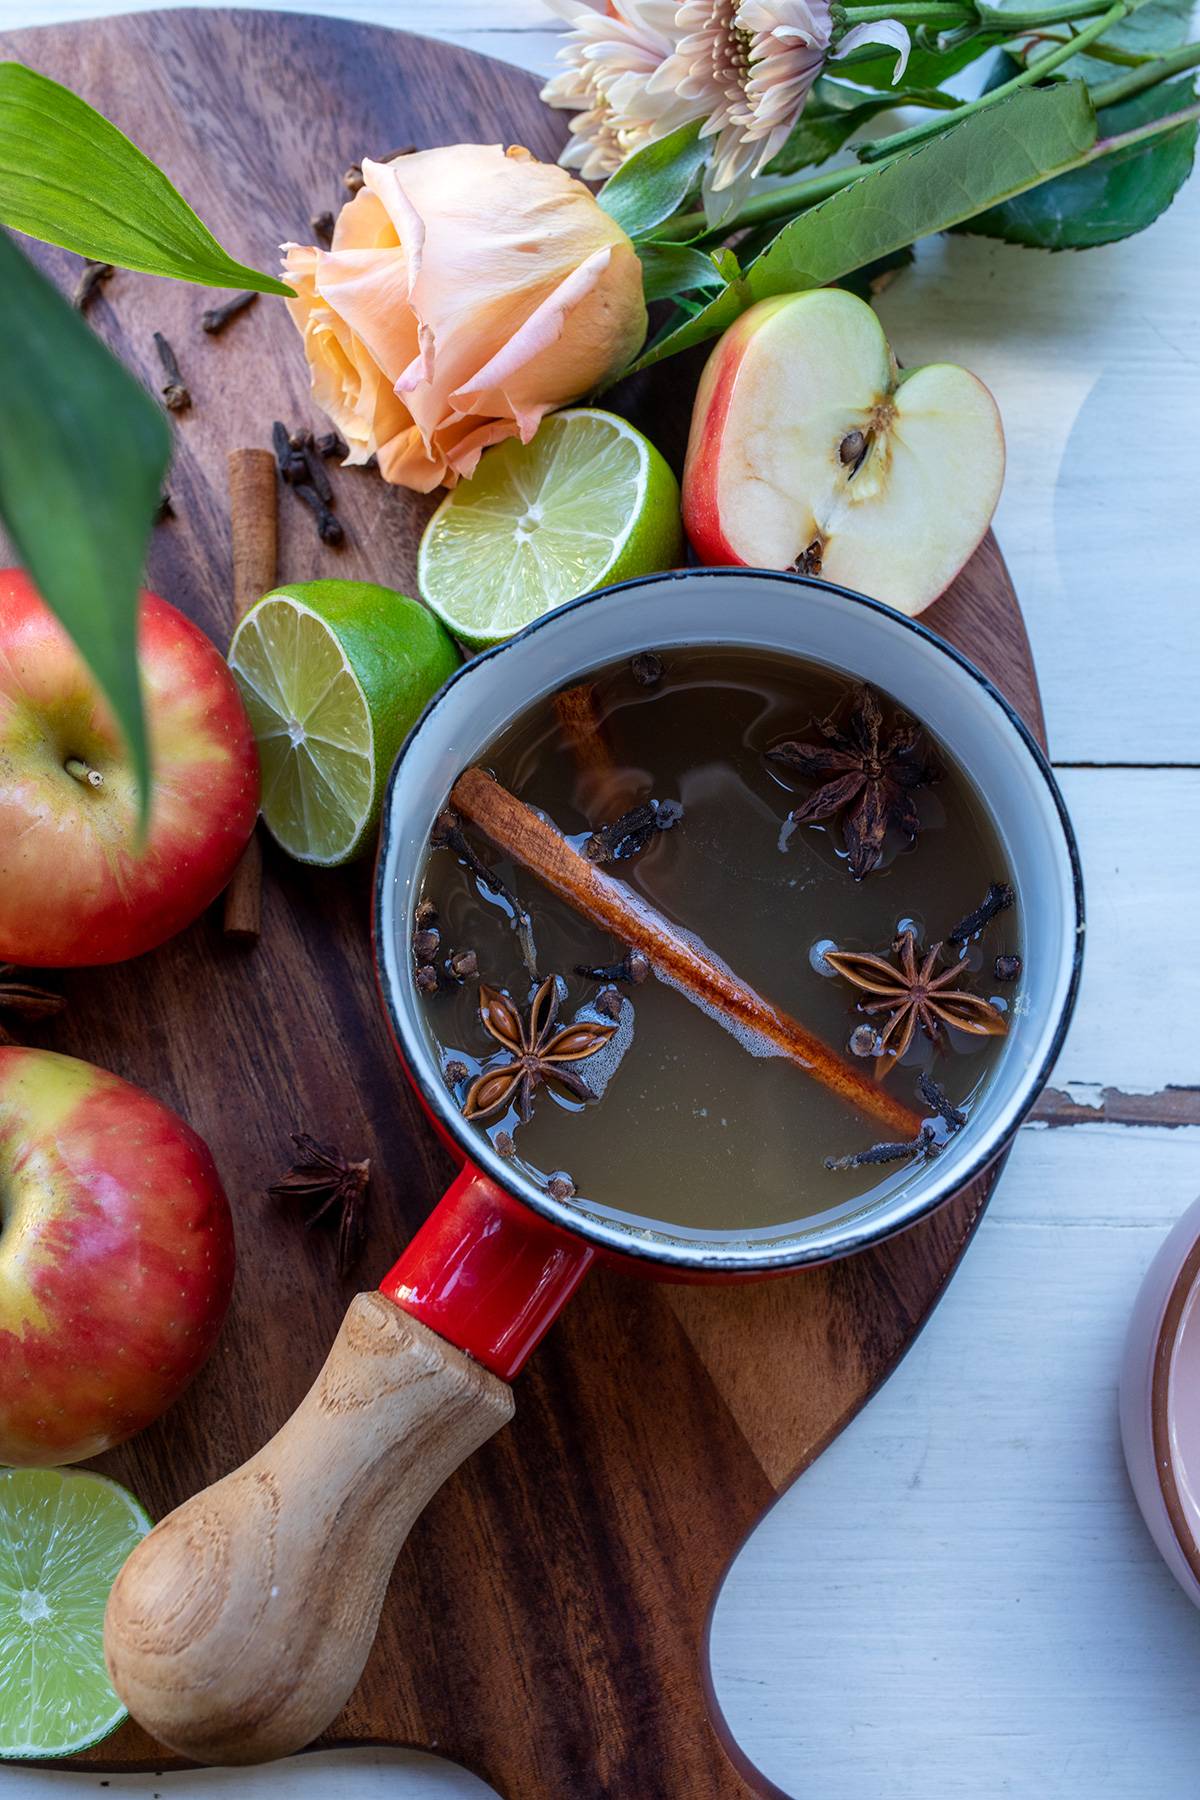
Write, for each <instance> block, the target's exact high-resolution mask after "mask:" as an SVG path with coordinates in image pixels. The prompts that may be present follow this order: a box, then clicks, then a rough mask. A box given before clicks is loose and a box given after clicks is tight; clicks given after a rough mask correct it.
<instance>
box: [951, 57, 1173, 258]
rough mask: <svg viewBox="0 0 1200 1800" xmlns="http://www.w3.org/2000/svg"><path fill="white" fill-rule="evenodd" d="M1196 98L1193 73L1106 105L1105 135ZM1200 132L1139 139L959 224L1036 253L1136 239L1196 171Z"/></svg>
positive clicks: (1102, 130)
mask: <svg viewBox="0 0 1200 1800" xmlns="http://www.w3.org/2000/svg"><path fill="white" fill-rule="evenodd" d="M1194 96H1195V84H1194V79H1193V78H1192V77H1190V76H1189V77H1188V78H1187V79H1186V80H1184V81H1171V82H1164V83H1162V85H1161V86H1159V87H1156V88H1148V89H1147V90H1146V92H1145V93H1143V94H1135V95H1134V96H1133V98H1132V99H1129V100H1126V101H1123V102H1122V104H1121V105H1119V106H1106V107H1104V108H1103V109H1102V110H1101V112H1100V113H1099V114H1098V115H1097V123H1098V129H1099V135H1100V136H1101V138H1107V137H1116V136H1118V135H1119V134H1120V133H1122V132H1126V131H1133V130H1136V128H1137V127H1138V126H1139V125H1148V124H1149V123H1150V122H1151V121H1152V120H1154V119H1162V118H1165V117H1167V115H1168V114H1170V113H1173V112H1181V111H1182V110H1183V108H1184V107H1186V106H1188V105H1190V104H1191V102H1192V100H1193V98H1194ZM1196 136H1197V126H1196V124H1195V123H1194V122H1193V123H1191V124H1188V125H1181V126H1180V127H1179V129H1178V130H1176V131H1172V132H1168V133H1166V134H1164V136H1162V137H1160V138H1155V139H1153V140H1152V141H1151V142H1149V143H1145V144H1131V145H1129V146H1128V147H1127V148H1125V149H1123V150H1117V151H1114V152H1113V154H1112V155H1110V156H1101V157H1098V158H1097V159H1096V161H1095V162H1093V163H1089V164H1088V166H1087V167H1086V168H1083V169H1073V170H1071V171H1070V173H1068V174H1066V175H1059V176H1057V177H1056V178H1055V179H1054V180H1053V181H1046V182H1043V183H1042V185H1041V186H1040V187H1037V188H1034V189H1032V190H1031V191H1030V192H1029V193H1026V194H1021V195H1019V196H1017V197H1016V198H1014V199H1012V200H1008V201H1005V202H1004V204H1003V205H1002V206H995V207H991V208H989V210H988V211H987V212H984V213H980V214H979V215H978V217H976V218H974V219H968V220H967V221H965V223H963V224H962V225H960V226H958V227H956V229H957V230H959V231H963V232H969V233H970V234H971V235H972V236H976V237H992V238H1003V239H1004V241H1005V242H1006V243H1009V244H1022V245H1024V246H1025V247H1026V248H1027V249H1036V250H1088V249H1092V248H1094V247H1095V246H1096V245H1098V244H1113V243H1116V242H1117V241H1118V240H1119V239H1121V238H1126V237H1132V236H1133V234H1134V233H1135V232H1138V231H1144V230H1145V228H1146V226H1147V225H1152V224H1153V223H1154V221H1155V219H1157V218H1158V216H1159V214H1160V213H1162V212H1165V210H1166V208H1167V207H1168V206H1170V204H1171V202H1172V200H1173V199H1174V198H1175V196H1176V194H1177V193H1178V192H1179V189H1180V188H1181V187H1182V186H1183V184H1184V182H1185V181H1186V180H1187V178H1188V176H1189V175H1190V174H1191V172H1192V162H1193V159H1194V157H1195V151H1196Z"/></svg>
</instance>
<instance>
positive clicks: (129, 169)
mask: <svg viewBox="0 0 1200 1800" xmlns="http://www.w3.org/2000/svg"><path fill="white" fill-rule="evenodd" d="M0 221H2V222H3V223H4V224H5V225H11V226H12V227H13V228H14V230H17V231H23V232H25V233H27V235H28V236H29V237H35V238H41V239H42V240H43V241H44V242H45V243H48V244H59V245H61V247H62V248H63V249H64V250H77V251H78V252H79V253H80V255H82V256H88V257H91V258H92V259H93V261H95V262H110V263H117V264H118V265H119V266H120V267H121V268H123V269H139V270H141V271H143V272H144V273H146V274H149V275H174V276H177V277H178V278H179V279H180V280H181V281H196V282H199V283H201V285H202V286H204V287H224V288H253V289H255V290H256V291H257V292H258V293H262V294H283V295H285V296H287V297H288V298H290V297H291V295H292V290H291V288H289V287H285V286H284V285H283V283H282V282H280V281H276V280H275V279H274V278H273V277H272V276H270V275H260V274H259V272H258V270H257V269H247V268H245V267H244V266H243V265H242V264H241V263H239V262H234V260H233V258H232V257H231V256H228V255H227V254H226V252H225V251H224V250H222V248H221V246H220V244H218V242H217V240H216V238H215V237H213V235H212V233H211V232H210V231H209V230H208V229H207V227H206V226H204V225H202V224H201V223H200V220H199V219H198V218H197V217H196V215H195V213H194V212H193V211H192V209H191V207H190V206H189V205H188V204H187V202H186V200H184V199H183V198H182V196H181V195H180V194H178V193H177V192H176V190H175V189H174V188H173V187H172V186H171V183H170V182H169V181H168V180H167V178H166V176H165V175H164V174H163V172H162V170H161V169H159V168H156V167H155V165H154V164H153V163H152V162H151V161H150V159H149V157H148V156H143V154H142V152H141V151H140V150H139V149H138V148H137V146H136V145H135V144H131V143H130V141H129V139H128V138H127V137H126V136H125V134H124V133H123V132H121V131H118V130H117V128H116V126H115V125H111V124H110V123H109V121H108V120H107V119H106V118H104V117H103V115H102V114H101V113H98V112H96V111H95V110H94V108H92V107H90V106H89V105H88V104H87V102H86V101H84V100H81V99H80V98H79V96H78V95H77V94H73V93H72V92H71V90H70V89H69V88H65V87H60V86H59V84H58V82H57V81H51V80H49V78H48V77H47V76H45V75H38V74H35V72H34V71H33V70H32V69H26V68H24V67H23V66H22V65H21V64H20V63H15V62H6V63H0Z"/></svg>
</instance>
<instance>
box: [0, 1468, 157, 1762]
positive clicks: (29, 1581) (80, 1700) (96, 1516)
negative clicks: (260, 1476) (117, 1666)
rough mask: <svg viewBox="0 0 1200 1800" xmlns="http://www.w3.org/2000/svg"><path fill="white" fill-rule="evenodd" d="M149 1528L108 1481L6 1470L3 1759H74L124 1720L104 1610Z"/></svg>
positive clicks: (0, 1704)
mask: <svg viewBox="0 0 1200 1800" xmlns="http://www.w3.org/2000/svg"><path fill="white" fill-rule="evenodd" d="M149 1529H150V1521H149V1519H148V1518H147V1517H146V1514H145V1513H144V1512H143V1510H142V1508H141V1507H140V1506H139V1505H138V1503H137V1501H136V1500H135V1499H134V1497H133V1495H132V1494H130V1493H128V1492H127V1491H126V1490H125V1489H124V1488H123V1487H118V1486H117V1484H116V1482H115V1481H108V1480H106V1478H105V1477H104V1476H103V1475H89V1474H86V1473H85V1472H84V1471H83V1470H76V1469H65V1470H64V1469H3V1470H0V1756H6V1757H8V1756H70V1755H72V1754H73V1753H74V1752H75V1751H76V1750H84V1749H86V1748H87V1746H88V1745H89V1744H96V1743H99V1741H100V1739H101V1738H104V1737H107V1736H108V1734H109V1732H110V1731H114V1730H115V1729H116V1727H117V1726H118V1725H119V1724H120V1723H121V1721H122V1719H124V1718H125V1716H126V1714H125V1708H124V1707H123V1706H122V1705H121V1702H120V1701H119V1700H118V1699H117V1696H116V1695H115V1694H114V1692H113V1690H112V1685H111V1683H110V1682H109V1679H108V1676H107V1674H106V1673H105V1669H104V1608H105V1604H106V1603H107V1600H108V1591H109V1589H110V1588H111V1587H112V1584H113V1582H114V1581H115V1580H116V1578H117V1573H118V1571H119V1570H120V1567H121V1564H122V1563H123V1562H124V1561H125V1558H126V1557H127V1556H128V1555H129V1552H130V1551H131V1550H132V1549H133V1546H134V1545H135V1544H136V1543H137V1542H138V1541H139V1540H140V1539H141V1538H144V1537H145V1535H146V1533H147V1532H148V1531H149Z"/></svg>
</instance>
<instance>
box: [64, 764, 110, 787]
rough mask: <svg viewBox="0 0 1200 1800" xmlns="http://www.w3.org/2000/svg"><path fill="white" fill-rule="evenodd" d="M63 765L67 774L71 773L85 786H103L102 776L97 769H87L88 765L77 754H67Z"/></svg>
mask: <svg viewBox="0 0 1200 1800" xmlns="http://www.w3.org/2000/svg"><path fill="white" fill-rule="evenodd" d="M63 767H64V768H65V769H66V771H67V774H68V775H73V776H74V777H75V779H76V781H78V782H80V783H81V784H83V785H86V786H87V787H94V788H98V787H103V786H104V777H103V775H102V774H101V773H100V771H99V769H89V768H88V765H87V764H86V763H85V762H84V761H82V759H81V758H80V757H78V756H68V758H67V760H66V762H65V763H64V764H63Z"/></svg>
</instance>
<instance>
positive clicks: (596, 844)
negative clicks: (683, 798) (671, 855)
mask: <svg viewBox="0 0 1200 1800" xmlns="http://www.w3.org/2000/svg"><path fill="white" fill-rule="evenodd" d="M682 817H683V807H682V806H681V805H680V803H679V801H678V800H647V801H645V802H644V804H643V805H641V806H635V807H632V808H631V809H630V811H629V812H627V813H622V815H621V817H620V818H619V819H617V820H616V821H615V823H614V824H612V825H604V826H602V827H601V828H600V830H599V831H593V833H592V835H591V837H590V838H589V839H588V841H587V843H586V844H585V845H584V846H583V854H584V855H585V856H586V857H587V859H588V861H589V862H593V863H606V862H621V861H623V860H624V859H625V857H627V856H636V855H637V853H638V851H639V850H644V849H645V848H646V845H647V844H648V843H649V842H650V840H651V838H653V837H654V836H655V835H656V834H657V833H658V832H660V831H670V830H671V829H672V827H673V826H675V825H678V823H679V821H680V819H682Z"/></svg>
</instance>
